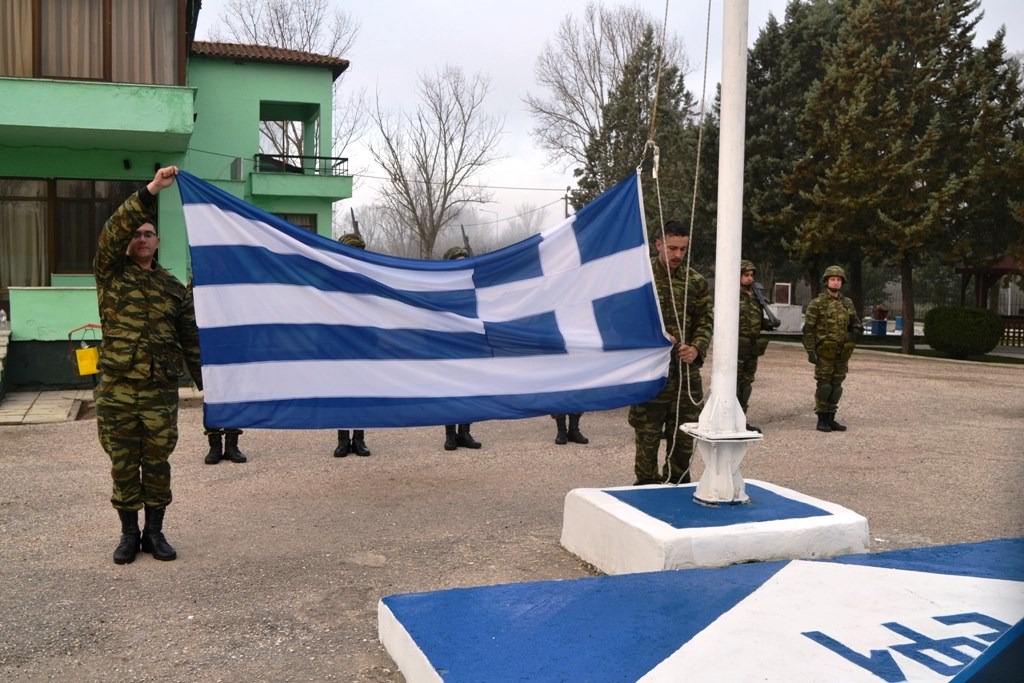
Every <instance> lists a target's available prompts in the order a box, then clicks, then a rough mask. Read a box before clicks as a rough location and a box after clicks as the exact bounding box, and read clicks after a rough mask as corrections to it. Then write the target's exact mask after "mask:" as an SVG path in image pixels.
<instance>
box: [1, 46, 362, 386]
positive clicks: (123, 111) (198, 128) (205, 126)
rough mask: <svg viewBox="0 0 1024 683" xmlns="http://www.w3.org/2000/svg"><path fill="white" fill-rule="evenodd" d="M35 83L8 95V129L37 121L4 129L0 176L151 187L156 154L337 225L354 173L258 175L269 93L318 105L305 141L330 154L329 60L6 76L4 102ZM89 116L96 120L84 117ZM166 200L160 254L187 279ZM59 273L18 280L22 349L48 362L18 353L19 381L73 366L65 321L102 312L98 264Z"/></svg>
mask: <svg viewBox="0 0 1024 683" xmlns="http://www.w3.org/2000/svg"><path fill="white" fill-rule="evenodd" d="M25 89H28V90H27V91H26V92H30V93H32V94H33V97H32V98H24V101H19V103H18V107H17V108H7V107H6V106H5V107H0V130H6V131H8V132H9V133H10V132H12V131H15V130H16V128H22V127H23V126H22V125H21V123H20V122H25V126H27V128H26V129H25V130H22V131H21V132H20V142H19V143H17V144H15V143H13V142H12V141H11V140H9V139H6V138H5V139H2V140H0V176H14V177H27V178H102V179H110V180H134V181H137V182H138V184H139V186H140V187H141V186H142V185H144V184H145V183H147V182H148V181H150V180H151V179H152V178H153V173H154V169H155V166H156V165H157V164H159V165H161V166H171V165H175V166H179V167H181V168H183V169H185V170H187V171H189V172H190V173H192V174H193V175H195V176H198V177H200V178H203V179H204V180H207V181H208V182H212V183H213V184H215V185H217V186H218V187H220V188H222V189H224V190H225V191H227V192H230V193H231V194H233V195H235V196H236V197H240V198H242V199H244V200H245V201H248V202H250V203H252V204H255V205H257V206H260V207H261V208H264V209H265V210H267V211H271V212H274V213H315V214H317V226H318V232H319V233H320V234H322V235H325V236H328V237H329V236H330V235H331V222H332V218H333V215H332V204H333V201H336V200H338V199H343V198H347V197H350V196H351V194H352V182H351V178H350V177H345V178H337V177H323V176H314V177H307V178H305V180H306V181H307V183H309V184H308V186H295V185H294V184H295V183H300V182H301V181H302V180H303V177H302V176H294V177H292V178H282V179H280V182H275V181H273V180H271V181H264V182H261V183H260V184H259V187H258V188H257V189H258V190H259V191H258V193H257V194H255V195H254V194H253V193H252V189H253V188H252V187H251V186H250V179H249V173H250V172H251V171H252V166H253V157H254V156H255V155H256V153H257V151H258V150H259V120H260V107H261V104H262V105H263V106H273V105H274V104H275V103H291V105H294V103H300V104H302V105H304V106H302V107H300V108H302V109H305V110H307V111H310V112H313V111H318V112H319V115H320V117H321V121H320V126H319V130H320V134H319V140H318V143H319V145H318V149H309V150H307V152H306V153H307V154H315V155H317V156H330V155H331V131H332V129H333V122H332V118H331V107H332V79H331V72H330V70H329V69H324V68H313V67H304V66H287V65H274V64H261V63H240V64H238V63H234V62H232V61H225V60H209V59H201V58H193V59H192V60H191V61H190V63H189V67H188V87H184V88H182V87H177V88H175V87H159V86H157V87H152V86H149V87H140V86H135V85H119V84H96V83H74V82H70V83H69V82H59V81H46V80H38V79H35V80H18V79H2V78H0V95H2V97H0V99H3V100H4V101H5V102H9V101H10V100H8V98H7V95H8V93H11V92H15V91H17V92H21V91H22V90H25ZM76 93H77V94H76ZM72 95H74V96H72ZM69 102H74V106H71V107H69V106H68V105H69ZM58 106H59V107H61V108H62V109H63V110H64V111H67V112H72V111H74V112H75V115H74V116H71V117H70V118H69V117H68V116H64V115H63V114H61V115H58V114H54V113H53V112H52V111H51V110H52V109H53V108H55V107H58ZM289 108H290V109H295V107H294V106H289ZM79 114H82V115H83V116H82V118H79V116H78V115H79ZM193 117H194V124H193V125H192V127H191V134H190V135H189V134H188V131H189V125H188V124H189V123H190V122H191V121H192V119H193ZM83 120H84V121H87V122H88V123H87V124H85V127H86V128H88V130H84V131H83V129H82V125H80V124H81V121H83ZM5 126H6V128H5ZM16 137H17V136H16ZM236 157H240V158H241V159H242V160H243V173H242V175H241V178H240V179H232V177H231V164H232V161H233V160H234V159H235V158H236ZM125 160H127V161H128V162H129V165H130V168H129V169H125ZM289 183H291V185H290V184H289ZM268 188H269V189H268ZM159 211H160V213H159V216H158V220H159V224H160V252H159V254H158V259H159V261H160V263H161V265H163V266H164V267H165V268H167V269H168V270H170V271H171V272H172V273H173V274H174V275H175V276H176V277H178V278H179V279H180V280H182V281H185V280H186V279H187V277H188V261H189V257H188V243H187V236H186V233H185V225H184V215H183V213H182V211H181V201H180V197H179V195H178V193H177V192H176V191H175V190H174V189H173V188H172V189H169V190H166V191H164V192H163V193H161V196H160V203H159ZM52 284H53V286H52V287H49V288H17V289H14V288H12V289H11V293H10V300H11V310H10V313H11V333H12V334H11V354H12V357H13V358H22V359H24V358H25V356H24V354H23V353H21V352H22V351H23V350H24V349H25V348H29V347H31V348H34V349H36V351H37V355H38V354H41V357H40V358H39V359H38V360H39V362H38V363H28V364H25V365H22V363H20V362H19V367H24V368H25V369H26V372H20V371H19V372H18V373H16V374H17V375H18V376H17V378H16V379H17V380H18V382H19V383H28V384H30V383H31V382H32V381H33V379H34V377H36V375H39V374H40V373H42V371H43V369H44V368H52V372H47V373H44V374H46V375H47V377H48V378H49V379H47V380H46V383H50V381H51V380H52V379H53V377H54V376H56V377H64V378H66V377H67V373H66V372H64V371H63V370H62V369H61V368H60V367H56V366H59V365H63V362H57V360H58V358H59V357H60V356H61V355H62V354H64V355H66V353H65V352H63V351H61V350H60V349H62V348H63V347H62V346H61V344H59V343H58V342H63V343H64V344H66V343H67V333H68V332H69V331H70V330H71V329H73V328H75V327H78V326H79V325H83V324H85V323H87V322H99V321H98V318H97V310H96V293H95V288H94V286H93V282H92V277H91V276H89V275H59V276H54V277H53V279H52ZM37 342H52V343H50V344H39V343H37ZM19 345H26V346H23V347H22V348H21V349H18V348H17V347H19ZM44 347H45V348H46V349H47V350H46V352H45V353H43V352H42V350H43V348H44ZM65 360H66V359H65ZM55 364H56V365H55ZM32 368H34V370H33V369H32Z"/></svg>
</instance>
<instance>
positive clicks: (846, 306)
mask: <svg viewBox="0 0 1024 683" xmlns="http://www.w3.org/2000/svg"><path fill="white" fill-rule="evenodd" d="M863 329H864V328H863V326H862V325H861V322H860V318H859V317H858V316H857V309H855V308H854V306H853V301H852V300H851V299H850V298H849V297H846V296H842V295H840V296H838V297H833V296H829V294H828V292H827V291H822V292H821V294H819V295H818V296H817V298H815V299H814V300H812V301H811V303H810V304H808V306H807V312H806V313H805V314H804V336H803V343H804V350H805V351H807V353H815V352H817V348H818V347H819V346H820V345H821V344H822V343H823V342H833V343H835V344H838V345H840V346H842V345H844V344H847V343H851V344H852V343H856V342H857V340H858V339H860V336H861V334H862V333H863Z"/></svg>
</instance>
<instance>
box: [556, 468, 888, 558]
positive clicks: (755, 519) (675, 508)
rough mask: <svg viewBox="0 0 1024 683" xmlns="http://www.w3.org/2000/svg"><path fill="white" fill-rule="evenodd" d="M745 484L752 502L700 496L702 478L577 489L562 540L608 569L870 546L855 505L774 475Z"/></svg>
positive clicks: (831, 553) (568, 502)
mask: <svg viewBox="0 0 1024 683" xmlns="http://www.w3.org/2000/svg"><path fill="white" fill-rule="evenodd" d="M745 486H746V492H747V495H748V496H749V497H750V502H749V503H746V504H743V505H721V506H718V507H707V506H704V505H700V504H699V503H697V502H695V501H694V500H693V492H694V490H695V489H696V484H686V485H682V486H667V485H666V486H629V487H622V488H609V489H574V490H572V491H570V492H569V493H568V494H567V495H566V497H565V508H564V511H563V515H562V538H561V542H562V545H563V546H564V547H565V549H566V550H568V551H569V552H571V553H573V554H574V555H576V556H578V557H579V558H580V559H582V560H584V561H585V562H588V563H590V564H592V565H593V566H595V567H597V568H598V569H600V570H601V571H602V572H604V573H606V574H625V573H630V572H650V571H660V570H663V569H684V568H693V567H722V566H725V565H729V564H736V563H738V562H751V561H768V560H782V559H818V558H825V557H835V556H837V555H843V554H849V553H857V552H864V551H866V550H867V547H868V522H867V519H865V518H864V517H863V516H861V515H859V514H857V513H855V512H853V511H852V510H849V509H847V508H844V507H842V506H840V505H836V504H834V503H829V502H828V501H824V500H820V499H817V498H813V497H811V496H807V495H804V494H802V493H799V492H798V491H793V490H792V489H787V488H785V487H782V486H776V485H774V484H769V483H767V482H762V481H756V480H752V479H748V480H747V481H746V482H745Z"/></svg>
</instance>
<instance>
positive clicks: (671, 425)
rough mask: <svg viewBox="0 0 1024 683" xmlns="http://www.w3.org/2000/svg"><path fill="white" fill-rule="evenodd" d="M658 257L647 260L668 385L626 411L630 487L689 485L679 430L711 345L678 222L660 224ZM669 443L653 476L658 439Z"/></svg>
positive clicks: (695, 401) (700, 290)
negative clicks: (665, 348) (664, 342)
mask: <svg viewBox="0 0 1024 683" xmlns="http://www.w3.org/2000/svg"><path fill="white" fill-rule="evenodd" d="M654 246H655V247H656V248H657V250H658V256H657V257H655V258H653V259H651V268H652V269H653V271H654V287H655V289H656V290H657V292H658V301H659V303H660V304H661V317H662V321H663V322H664V324H665V331H666V333H667V334H668V335H669V336H670V337H671V338H672V342H673V347H672V360H671V362H670V363H669V373H668V382H667V383H666V384H665V388H664V389H662V391H661V393H659V394H658V395H657V396H656V397H654V398H653V399H651V400H650V401H647V402H645V403H641V404H639V405H635V406H632V407H631V408H630V409H629V424H630V426H631V427H633V430H634V432H635V439H636V465H635V471H636V482H634V485H636V486H643V485H645V484H660V483H663V482H668V483H673V484H685V483H687V482H689V481H690V459H691V458H692V457H693V437H691V436H689V435H688V434H685V433H683V432H682V431H681V430H680V429H679V425H681V424H683V423H684V422H696V421H697V419H698V418H699V417H700V406H701V403H702V402H703V401H704V390H703V387H702V386H701V379H700V369H701V366H702V365H703V364H704V358H705V356H706V355H707V352H708V346H710V344H711V334H712V324H713V322H714V313H713V307H712V302H711V292H710V290H709V289H708V283H707V281H706V280H705V279H704V277H703V276H702V275H701V274H700V273H698V272H697V271H695V270H692V269H690V268H687V267H686V266H685V265H683V264H684V262H685V260H686V251H687V249H689V246H690V232H689V230H688V229H687V228H686V226H684V225H683V224H682V223H680V222H679V221H669V222H667V223H666V224H665V228H664V237H663V238H659V239H658V240H656V241H655V243H654ZM663 435H664V438H665V439H666V440H667V441H668V449H667V450H668V454H667V456H666V459H665V460H666V461H665V466H664V468H663V469H662V471H661V473H660V474H659V472H658V449H659V448H660V443H661V439H662V437H663Z"/></svg>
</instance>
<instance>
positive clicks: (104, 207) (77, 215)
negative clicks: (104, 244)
mask: <svg viewBox="0 0 1024 683" xmlns="http://www.w3.org/2000/svg"><path fill="white" fill-rule="evenodd" d="M137 189H139V184H138V182H136V181H123V180H55V181H54V193H53V202H52V203H53V231H52V235H53V250H52V251H53V271H52V272H54V273H61V274H72V273H91V272H92V261H93V258H95V256H96V243H97V241H98V240H99V236H100V229H101V228H102V227H103V224H104V223H105V222H106V221H107V219H108V218H110V216H111V214H113V213H114V212H115V211H117V207H119V206H121V203H122V202H124V200H125V198H126V197H128V196H129V195H131V194H132V193H133V192H135V191H136V190H137Z"/></svg>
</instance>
